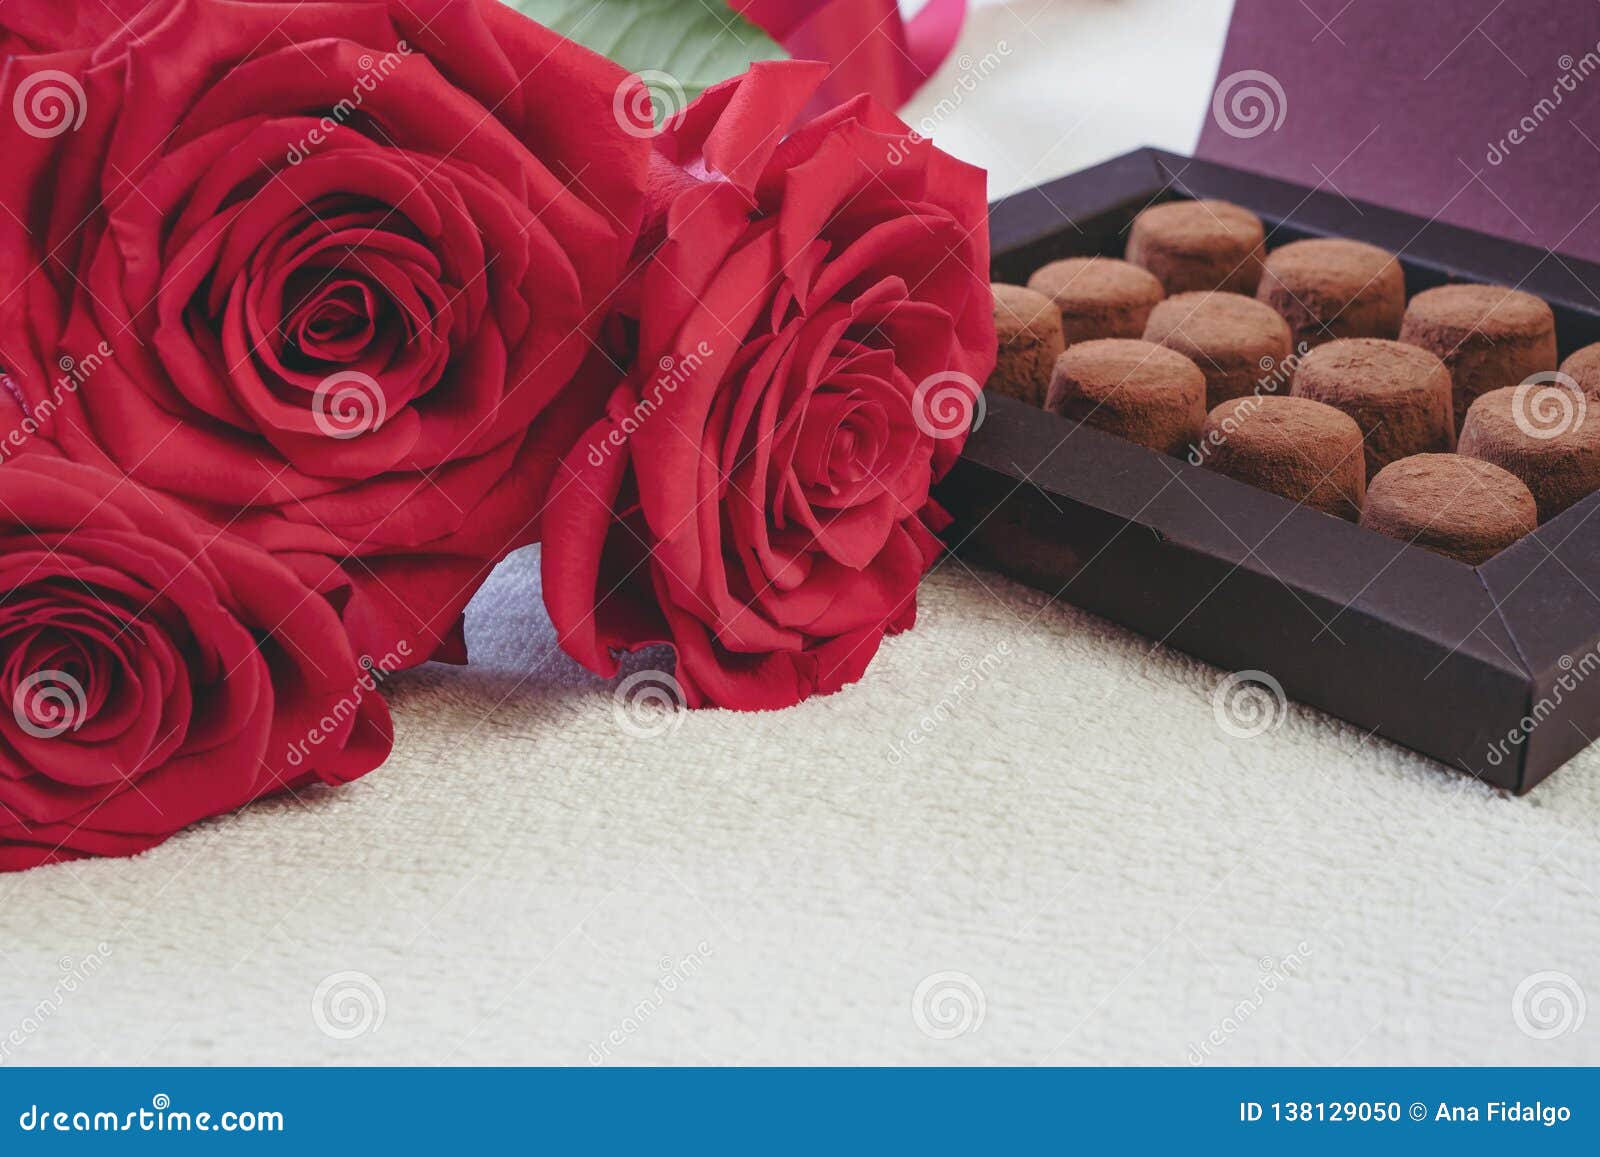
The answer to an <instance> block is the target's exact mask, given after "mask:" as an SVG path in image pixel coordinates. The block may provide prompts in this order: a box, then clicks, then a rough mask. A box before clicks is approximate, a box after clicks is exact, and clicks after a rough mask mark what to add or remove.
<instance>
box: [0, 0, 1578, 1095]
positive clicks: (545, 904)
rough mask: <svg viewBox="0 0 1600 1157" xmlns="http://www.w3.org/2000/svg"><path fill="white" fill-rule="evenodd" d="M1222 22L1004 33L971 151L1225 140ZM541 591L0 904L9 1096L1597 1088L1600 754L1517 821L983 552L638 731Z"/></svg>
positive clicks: (1182, 5) (1480, 792)
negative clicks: (223, 803) (741, 1084)
mask: <svg viewBox="0 0 1600 1157" xmlns="http://www.w3.org/2000/svg"><path fill="white" fill-rule="evenodd" d="M1226 8H1227V5H1226V4H1225V3H1223V4H1218V3H1207V4H1194V3H1189V2H1186V0H1184V2H1180V0H1171V2H1169V3H1156V2H1153V0H1145V2H1140V3H1132V2H1125V3H1116V4H1105V3H1082V4H1078V3H1072V4H1049V3H1042V2H1041V3H1032V4H1017V5H1012V6H1009V7H1004V8H984V9H982V10H980V11H979V12H978V13H977V14H976V15H975V17H974V20H973V24H972V26H971V28H970V29H969V31H968V33H967V39H966V42H965V43H964V45H963V48H964V50H970V52H971V53H972V54H974V55H975V56H977V57H980V58H981V56H982V55H983V53H984V52H985V51H987V48H986V47H985V46H986V45H991V44H993V43H996V42H997V41H998V40H999V39H1000V38H1002V37H1004V38H1006V39H1007V40H1008V42H1009V43H1010V44H1011V45H1012V51H1013V56H1012V57H1011V58H1010V64H1009V65H1008V68H1007V69H1006V70H1004V71H1003V72H1001V73H998V74H996V75H995V76H993V77H991V78H989V79H988V80H986V81H985V82H984V84H983V86H982V87H981V88H980V91H979V93H978V94H976V95H974V96H973V97H972V98H970V100H969V101H968V102H967V103H966V104H964V105H963V106H962V108H961V109H959V110H958V112H957V113H956V114H955V115H953V116H951V117H950V118H949V123H948V124H946V125H944V126H942V127H941V140H943V141H944V143H946V145H947V146H948V147H951V148H952V149H955V150H957V151H960V152H963V153H965V154H966V155H969V156H972V157H974V158H975V159H978V160H988V161H989V162H990V163H992V164H994V166H995V170H996V186H997V187H996V192H1003V191H1005V190H1006V189H1008V188H1011V187H1014V186H1017V185H1021V184H1026V183H1033V182H1035V181H1039V180H1042V179H1044V178H1047V177H1049V176H1053V175H1057V174H1059V173H1061V172H1064V171H1067V170H1070V169H1073V168H1076V167H1079V166H1080V165H1082V164H1086V163H1090V162H1092V161H1095V160H1098V159H1101V158H1103V157H1104V156H1106V155H1109V154H1111V153H1114V152H1117V151H1120V150H1121V149H1124V148H1127V147H1131V146H1133V145H1136V144H1140V143H1155V144H1163V145H1169V146H1175V147H1179V148H1187V147H1189V146H1190V145H1191V144H1192V141H1193V139H1194V135H1195V130H1196V129H1197V128H1198V125H1199V121H1200V117H1201V116H1203V115H1204V109H1205V103H1206V100H1207V98H1208V95H1209V86H1210V79H1211V70H1212V69H1213V68H1214V66H1215V61H1216V58H1217V52H1218V50H1219V49H1220V43H1221V31H1222V27H1223V26H1224V24H1225V22H1226ZM959 68H960V62H959V61H957V62H954V63H953V64H952V66H951V69H947V70H946V71H945V72H944V73H942V74H941V76H940V78H939V79H936V80H935V82H934V88H933V90H932V93H931V95H928V96H925V97H924V98H923V99H922V101H921V102H919V105H918V108H921V109H928V108H932V107H933V105H934V103H936V102H937V100H938V92H939V85H940V84H941V83H944V82H945V81H947V80H949V79H950V78H952V77H953V76H955V75H957V74H958V72H959ZM952 69H954V70H956V71H955V72H952V71H951V70H952ZM1123 74H1126V75H1128V76H1132V77H1133V78H1134V79H1135V80H1136V79H1137V78H1138V77H1144V78H1147V79H1148V78H1153V77H1159V78H1163V81H1164V83H1163V84H1162V85H1160V86H1158V88H1157V90H1156V91H1155V92H1154V93H1152V92H1150V91H1148V90H1147V89H1144V88H1140V87H1139V85H1138V84H1131V83H1125V84H1123V85H1122V86H1121V87H1120V88H1117V87H1111V86H1112V85H1113V81H1114V80H1115V79H1116V77H1117V76H1118V75H1123ZM1052 85H1053V87H1052ZM1044 93H1049V94H1050V95H1049V96H1048V98H1047V97H1046V96H1043V95H1041V94H1044ZM1118 93H1120V94H1124V95H1127V99H1128V100H1129V101H1130V103H1129V104H1128V105H1127V106H1123V105H1119V104H1118V103H1117V100H1118V99H1121V98H1120V97H1118V96H1117V95H1116V94H1118ZM1128 94H1131V95H1128ZM1047 100H1050V101H1054V102H1055V103H1054V104H1053V105H1052V104H1049V103H1044V102H1046V101H1047ZM1000 110H1004V111H1003V112H1002V111H1000ZM912 111H913V119H915V117H916V116H917V115H920V114H919V113H918V112H917V109H913V110H912ZM1119 118H1120V119H1119ZM1075 124H1081V126H1082V127H1081V128H1080V129H1074V125H1075ZM1062 134H1067V136H1066V137H1065V138H1064V139H1063V141H1062V142H1060V143H1058V144H1057V145H1054V146H1052V147H1051V148H1050V149H1049V150H1048V151H1047V152H1046V153H1045V154H1044V158H1045V159H1044V160H1042V161H1036V160H1033V159H1030V160H1028V161H1027V162H1026V163H1024V162H1023V160H1022V158H1024V157H1027V156H1030V154H1029V152H1028V149H1029V148H1030V147H1031V148H1033V149H1038V148H1040V147H1043V146H1045V145H1047V144H1049V142H1050V141H1052V140H1054V139H1055V138H1056V137H1058V136H1061V135H1062ZM1002 136H1003V138H1004V139H1001V138H1002ZM1029 142H1032V144H1031V146H1030V144H1029ZM985 150H988V151H987V152H986V151H985ZM1032 155H1033V156H1036V155H1037V154H1032ZM535 563H536V555H534V554H532V553H525V554H523V555H521V556H519V557H518V558H517V559H515V560H513V562H512V563H510V564H508V565H507V567H505V568H504V569H503V570H502V571H501V573H500V574H499V575H498V576H497V577H496V579H495V580H494V581H493V583H492V584H491V586H490V587H489V588H488V589H487V590H486V591H485V592H484V594H483V595H482V596H481V597H480V599H479V600H478V602H477V603H476V604H475V605H474V608H473V612H472V615H471V622H470V637H471V641H472V644H473V646H474V650H475V655H476V659H477V662H476V664H475V666H473V667H471V668H468V669H465V670H462V669H451V668H442V667H430V668H428V669H425V670H422V671H419V672H415V673H412V674H409V675H406V676H403V677H401V678H399V679H397V680H396V681H395V684H394V686H393V688H392V692H393V693H392V700H393V704H394V709H395V717H396V721H397V727H398V741H397V745H396V748H395V753H394V757H393V759H392V760H391V761H390V763H389V765H388V766H387V767H385V768H383V769H382V770H381V771H379V772H376V773H374V774H373V775H371V776H369V777H368V778H367V779H366V780H364V781H362V782H360V783H357V784H355V785H352V786H351V787H349V788H346V789H344V790H342V791H339V792H319V793H315V794H313V795H312V796H309V797H307V798H306V799H305V800H304V801H302V802H295V801H280V802H272V803H268V804H264V805H262V806H258V807H254V808H251V809H249V810H247V811H246V812H244V813H242V814H240V815H237V816H234V817H230V818H227V819H223V820H219V821H215V822H212V823H208V824H205V825H202V826H201V827H199V828H197V829H195V830H193V831H190V832H188V833H185V834H183V835H181V836H179V837H178V838H176V839H174V840H172V841H171V842H170V843H168V844H167V845H165V846H164V847H162V848H160V849H157V850H156V851H154V852H151V853H149V854H147V855H145V856H142V857H140V858H138V859H136V860H132V861H105V862H95V863H79V864H69V865H64V866H60V867H55V868H49V869H44V870H40V871H36V872H31V873H27V874H24V875H20V876H12V877H6V878H3V879H0V1064H19V1063H62V1062H89V1063H142V1062H161V1063H201V1064H207V1063H229V1062H233V1063H238V1062H247V1063H253V1062H335V1063H382V1064H400V1063H405V1064H428V1063H491V1062H537V1063H558V1064H561V1063H570V1064H578V1065H582V1064H587V1063H595V1062H597V1061H601V1062H604V1063H621V1064H638V1063H668V1062H677V1063H728V1062H750V1063H767V1062H829V1063H869V1064H870V1063H902V1062H905V1063H928V1064H951V1063H988V1062H1015V1063H1038V1062H1046V1063H1085V1062H1131V1063H1156V1064H1180V1065H1181V1064H1185V1063H1193V1062H1194V1061H1196V1060H1200V1061H1203V1062H1204V1063H1209V1064H1231V1063H1241V1062H1285V1063H1346V1064H1358V1063H1422V1062H1446V1063H1454V1062H1485V1061H1497V1062H1509V1063H1530V1064H1556V1063H1567V1062H1578V1061H1588V1062H1595V1061H1600V1010H1597V1011H1596V1012H1594V1013H1593V1014H1592V1015H1591V1016H1590V1017H1589V1019H1588V1020H1587V1021H1583V1020H1581V1019H1580V1018H1581V1014H1582V1013H1583V1011H1584V1010H1585V993H1587V994H1588V995H1591V996H1594V997H1595V998H1596V999H1600V964H1597V961H1600V845H1597V842H1596V840H1595V831H1596V820H1597V817H1600V752H1595V751H1591V752H1590V753H1588V754H1586V755H1584V756H1583V757H1581V758H1579V759H1578V760H1576V761H1574V762H1573V763H1572V764H1570V765H1569V766H1568V767H1566V768H1565V769H1564V770H1562V771H1561V772H1559V773H1558V774H1557V775H1556V776H1555V777H1554V779H1552V780H1551V781H1549V782H1548V783H1547V784H1545V785H1544V786H1542V787H1541V788H1539V789H1538V790H1537V791H1536V792H1535V793H1534V794H1533V795H1532V796H1530V797H1528V798H1525V799H1521V800H1516V799H1511V798H1509V797H1506V796H1504V795H1502V794H1500V793H1497V792H1494V791H1491V790H1488V789H1485V788H1483V787H1481V786H1479V785H1477V784H1475V783H1473V782H1471V781H1470V780H1468V779H1467V778H1466V777H1464V776H1460V775H1457V774H1454V773H1451V772H1449V771H1447V770H1445V769H1443V768H1441V767H1439V766H1438V765H1435V764H1433V763H1431V762H1429V761H1428V760H1426V759H1423V758H1422V757H1420V756H1416V755H1412V754H1410V753H1408V752H1405V751H1402V750H1400V749H1399V748H1396V747H1394V746H1391V745H1389V744H1386V743H1384V742H1382V741H1378V740H1369V739H1367V738H1365V737H1364V736H1363V735H1362V733H1361V732H1360V731H1358V730H1357V729H1355V728H1352V727H1350V726H1347V725H1345V724H1342V723H1339V722H1337V721H1335V720H1332V719H1330V718H1328V717H1327V716H1324V715H1322V714H1319V713H1317V712H1315V711H1312V710H1309V709H1307V708H1304V707H1300V706H1294V705H1292V706H1290V707H1289V709H1288V711H1287V712H1286V714H1285V715H1284V716H1283V717H1282V721H1281V725H1280V726H1278V727H1276V728H1275V729H1273V730H1269V731H1268V732H1266V733H1265V734H1263V735H1260V736H1258V737H1256V738H1251V739H1244V738H1236V737H1234V736H1232V735H1229V734H1228V733H1226V732H1225V731H1224V730H1222V729H1221V728H1220V727H1219V726H1218V724H1217V721H1216V718H1215V716H1214V713H1213V708H1212V693H1213V691H1214V689H1215V688H1216V686H1217V684H1218V682H1219V680H1221V679H1222V678H1223V676H1224V673H1223V672H1219V671H1217V670H1215V669H1213V668H1209V667H1207V666H1205V665H1203V664H1200V663H1197V662H1194V661H1193V660H1190V659H1188V658H1186V657H1183V656H1181V655H1177V654H1175V653H1172V652H1170V651H1166V650H1152V648H1151V645H1150V644H1149V643H1148V642H1147V641H1145V640H1143V639H1140V638H1138V637H1137V636H1134V635H1132V634H1130V633H1129V632H1126V631H1124V630H1121V629H1120V628H1117V627H1115V626H1113V625H1111V624H1108V623H1106V622H1104V621H1101V620H1098V619H1096V618H1093V617H1092V616H1089V615H1086V614H1084V613H1082V612H1079V611H1077V610H1074V609H1072V608H1070V607H1065V606H1060V605H1050V604H1049V603H1048V602H1047V600H1046V599H1045V598H1044V596H1042V595H1040V594H1037V593H1035V592H1033V591H1030V590H1027V589H1025V588H1022V587H1020V586H1017V585H1015V584H1012V583H1010V582H1007V581H1006V580H1004V579H1001V578H999V577H997V576H995V575H992V574H983V573H976V574H975V573H972V572H969V571H968V570H967V569H966V568H965V567H964V566H963V565H962V564H961V563H959V562H954V561H951V562H946V563H944V564H942V565H941V566H940V567H939V568H938V570H937V571H936V573H935V574H934V575H933V576H932V577H931V578H930V579H929V580H928V582H927V583H926V584H925V588H924V592H923V599H922V614H921V620H920V622H919V624H918V626H917V628H916V630H915V631H913V632H911V633H909V634H907V635H904V636H902V637H900V638H897V639H894V640H891V641H889V642H888V643H887V644H886V645H885V647H884V649H883V651H882V653H881V654H880V656H879V657H878V659H877V661H876V662H875V663H874V664H873V666H872V668H871V669H870V671H869V672H868V675H867V678H866V679H865V680H864V681H863V682H862V683H860V684H858V685H857V686H855V687H852V688H849V689H847V690H846V691H844V692H843V693H841V694H839V695H837V696H834V697H831V698H827V699H819V700H814V701H812V702H810V703H807V704H805V705H803V706H801V707H799V708H797V709H794V710H791V711H787V712H782V713H778V714H770V715H761V716H751V715H736V714H731V713H725V712H701V713H695V714H692V715H687V716H677V717H673V716H661V715H651V714H648V713H646V714H645V715H644V716H643V717H642V718H643V720H644V722H645V723H646V724H650V725H653V724H662V725H665V726H666V730H665V731H664V733H662V734H659V735H654V736H641V735H638V734H634V733H633V732H637V731H638V730H639V727H638V725H637V723H636V722H635V721H634V719H633V717H630V716H626V715H624V716H622V717H621V718H620V719H619V716H618V714H617V712H616V711H615V710H614V698H613V691H612V688H611V686H610V685H608V684H606V683H603V682H601V681H599V680H596V679H593V678H591V677H590V676H588V675H587V674H585V673H583V672H582V671H580V670H578V669H577V668H576V667H575V665H573V664H572V663H571V662H569V661H568V660H567V659H566V658H565V657H563V656H562V655H560V654H559V653H557V652H555V650H554V638H553V635H552V632H551V628H550V625H549V622H548V620H547V619H546V618H545V616H544V614H543V612H542V610H541V609H540V608H539V602H538V589H537V567H536V565H535ZM652 661H654V662H660V661H661V657H660V656H644V657H641V658H640V659H639V660H636V661H635V662H634V663H633V664H632V665H631V667H630V670H637V669H641V668H644V667H648V666H649V665H650V664H651V662H652ZM925 717H928V718H930V719H933V722H932V725H931V731H930V733H929V735H928V737H927V739H926V741H925V742H923V743H921V744H919V745H915V746H909V747H908V748H907V751H908V752H909V754H907V755H905V756H904V757H901V758H899V759H898V760H897V759H896V758H895V757H894V756H893V755H891V752H892V751H894V750H895V745H896V744H897V743H901V742H903V741H904V740H905V738H906V737H907V735H908V734H909V733H910V732H911V731H912V730H913V729H916V728H919V727H921V726H922V721H923V720H924V718H925ZM935 717H936V718H935ZM624 722H626V724H627V725H626V726H624Z"/></svg>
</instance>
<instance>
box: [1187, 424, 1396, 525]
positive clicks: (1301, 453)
mask: <svg viewBox="0 0 1600 1157" xmlns="http://www.w3.org/2000/svg"><path fill="white" fill-rule="evenodd" d="M1199 452H1200V461H1201V464H1202V465H1204V466H1206V467H1208V468H1209V469H1212V470H1215V471H1216V472H1217V473H1219V474H1226V475H1227V476H1228V477H1229V478H1236V479H1238V480H1239V481H1240V482H1248V483H1249V484H1250V485H1251V486H1258V487H1260V488H1261V489H1262V490H1270V491H1271V492H1272V493H1274V494H1279V495H1282V496H1283V497H1284V498H1287V499H1289V500H1290V501H1292V502H1301V503H1304V504H1305V505H1307V506H1309V507H1311V508H1312V509H1314V510H1320V511H1322V512H1324V513H1325V514H1332V515H1336V516H1338V517H1339V518H1348V519H1354V518H1356V517H1357V516H1358V515H1359V514H1360V513H1361V500H1362V498H1363V496H1364V495H1365V493H1366V487H1367V472H1366V466H1365V464H1364V462H1363V459H1362V454H1361V430H1360V428H1359V427H1358V426H1357V425H1356V424H1355V420H1354V419H1353V418H1351V417H1350V416H1349V415H1348V414H1343V413H1340V412H1339V411H1338V410H1335V409H1334V408H1333V407H1332V406H1325V405H1323V404H1322V403H1321V402H1313V401H1312V400H1311V399H1310V398H1293V397H1285V396H1283V395H1280V394H1260V395H1253V396H1251V397H1248V398H1235V399H1234V400H1233V401H1231V402H1223V403H1222V405H1220V406H1218V407H1217V408H1216V409H1214V410H1212V411H1211V413H1210V414H1208V415H1207V416H1206V424H1205V429H1204V430H1203V431H1202V433H1201V435H1200V444H1199Z"/></svg>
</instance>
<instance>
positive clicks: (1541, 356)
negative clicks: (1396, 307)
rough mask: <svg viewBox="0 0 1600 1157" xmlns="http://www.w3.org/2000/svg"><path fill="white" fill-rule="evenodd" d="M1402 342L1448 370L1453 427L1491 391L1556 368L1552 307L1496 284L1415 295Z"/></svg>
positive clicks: (1468, 286) (1460, 286) (1527, 294)
mask: <svg viewBox="0 0 1600 1157" xmlns="http://www.w3.org/2000/svg"><path fill="white" fill-rule="evenodd" d="M1400 340H1401V341H1404V342H1410V343H1411V344H1412V345H1419V346H1421V347H1422V348H1423V349H1425V350H1431V351H1432V352H1433V353H1434V354H1435V355H1437V356H1438V358H1439V359H1440V360H1441V361H1442V362H1444V364H1445V366H1446V367H1448V369H1449V370H1450V376H1451V377H1452V378H1453V379H1455V390H1456V423H1457V425H1459V424H1460V423H1461V422H1462V421H1463V420H1464V419H1465V418H1466V413H1467V409H1468V407H1470V406H1471V405H1472V403H1473V401H1474V400H1475V399H1477V398H1479V397H1481V396H1482V395H1484V394H1487V393H1488V392H1489V391H1490V390H1498V389H1500V388H1502V387H1503V386H1514V385H1517V384H1518V383H1519V382H1521V381H1523V380H1525V379H1526V378H1528V377H1530V376H1532V375H1533V374H1537V373H1543V372H1548V371H1550V370H1553V369H1555V368H1556V319H1555V317H1554V316H1553V315H1552V314H1551V312H1550V307H1549V306H1548V305H1546V304H1545V303H1544V302H1542V301H1540V300H1539V299H1538V298H1537V297H1534V296H1533V295H1532V294H1529V293H1521V292H1519V291H1517V290H1515V289H1506V288H1504V287H1502V286H1498V285H1441V286H1440V287H1439V288H1438V289H1429V290H1427V291H1425V292H1423V293H1419V294H1417V296H1415V297H1413V298H1412V299H1411V304H1410V305H1409V306H1408V307H1407V308H1406V319H1405V324H1404V325H1403V326H1402V327H1401V330H1400ZM1512 473H1516V471H1512ZM1523 481H1527V480H1526V479H1524V480H1523ZM1535 493H1537V491H1535Z"/></svg>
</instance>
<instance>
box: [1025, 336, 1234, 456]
mask: <svg viewBox="0 0 1600 1157" xmlns="http://www.w3.org/2000/svg"><path fill="white" fill-rule="evenodd" d="M1045 409H1047V410H1049V411H1050V412H1051V413H1053V414H1062V415H1064V416H1066V417H1068V418H1072V419H1075V420H1076V421H1080V422H1086V423H1088V424H1089V425H1091V426H1095V427H1098V428H1099V429H1101V430H1105V431H1107V432H1109V433H1112V434H1116V435H1118V436H1120V437H1123V438H1126V439H1127V440H1128V441H1130V442H1137V443H1138V444H1139V445H1141V446H1147V447H1149V448H1150V449H1152V450H1159V451H1160V452H1161V453H1163V454H1183V453H1186V452H1187V451H1188V448H1189V445H1190V443H1192V442H1193V441H1194V440H1195V439H1196V438H1197V437H1199V435H1200V423H1201V422H1203V421H1205V416H1206V378H1205V375H1204V374H1202V373H1201V372H1200V367H1199V366H1197V365H1195V364H1194V363H1193V362H1192V361H1190V360H1189V359H1188V358H1186V357H1184V356H1183V355H1182V354H1180V353H1175V352H1174V351H1172V350H1169V349H1167V348H1165V347H1164V346H1158V345H1155V344H1153V343H1151V342H1147V341H1133V340H1130V339H1127V338H1105V339H1102V340H1101V341H1086V342H1079V343H1078V344H1077V345H1075V346H1069V347H1068V348H1067V352H1066V353H1064V354H1062V355H1061V356H1060V357H1059V358H1057V359H1056V369H1055V375H1054V376H1053V377H1052V378H1051V380H1050V398H1049V401H1047V402H1046V403H1045Z"/></svg>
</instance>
